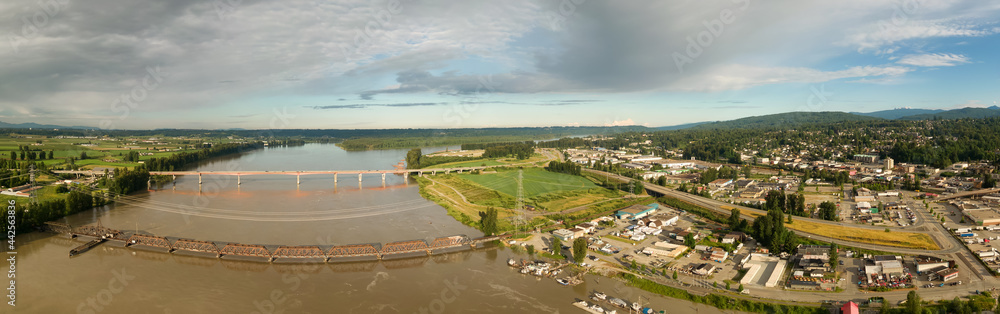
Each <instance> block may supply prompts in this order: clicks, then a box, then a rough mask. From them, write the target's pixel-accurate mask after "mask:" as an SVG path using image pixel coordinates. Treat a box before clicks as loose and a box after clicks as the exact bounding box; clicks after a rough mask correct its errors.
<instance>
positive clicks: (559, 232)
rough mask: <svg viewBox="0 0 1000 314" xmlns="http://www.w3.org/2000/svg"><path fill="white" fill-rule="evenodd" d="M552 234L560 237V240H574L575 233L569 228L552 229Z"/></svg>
mask: <svg viewBox="0 0 1000 314" xmlns="http://www.w3.org/2000/svg"><path fill="white" fill-rule="evenodd" d="M552 236H554V237H556V238H559V239H560V240H563V241H572V240H573V236H574V235H573V231H569V230H567V229H556V230H554V231H552Z"/></svg>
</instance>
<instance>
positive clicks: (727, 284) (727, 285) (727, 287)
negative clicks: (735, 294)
mask: <svg viewBox="0 0 1000 314" xmlns="http://www.w3.org/2000/svg"><path fill="white" fill-rule="evenodd" d="M726 290H731V289H730V288H729V282H728V281H726Z"/></svg>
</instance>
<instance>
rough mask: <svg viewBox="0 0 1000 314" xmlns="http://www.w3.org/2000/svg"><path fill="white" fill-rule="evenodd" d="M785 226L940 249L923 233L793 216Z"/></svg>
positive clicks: (853, 238) (846, 237) (877, 242)
mask: <svg viewBox="0 0 1000 314" xmlns="http://www.w3.org/2000/svg"><path fill="white" fill-rule="evenodd" d="M743 213H744V214H748V215H750V216H754V217H758V216H761V214H760V213H758V212H752V211H743ZM785 226H786V227H788V229H792V230H796V231H802V232H808V233H812V234H816V235H820V236H824V237H829V238H834V239H840V240H846V241H852V242H861V243H869V244H875V245H886V246H895V247H902V248H911V249H925V250H938V249H941V248H940V247H939V246H938V245H937V243H936V242H934V239H933V238H931V237H930V236H929V235H927V234H923V233H914V232H902V231H895V230H894V231H892V232H885V231H882V230H875V229H864V228H856V227H846V226H837V225H830V224H821V223H816V222H810V221H804V220H796V219H794V218H793V219H792V223H786V224H785Z"/></svg>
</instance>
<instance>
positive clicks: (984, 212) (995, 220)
mask: <svg viewBox="0 0 1000 314" xmlns="http://www.w3.org/2000/svg"><path fill="white" fill-rule="evenodd" d="M962 215H965V217H966V218H968V219H969V220H970V221H972V222H973V223H974V224H976V225H977V226H995V225H1000V213H997V211H996V210H995V209H992V208H976V209H966V210H963V211H962Z"/></svg>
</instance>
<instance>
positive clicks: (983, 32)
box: [845, 20, 1000, 54]
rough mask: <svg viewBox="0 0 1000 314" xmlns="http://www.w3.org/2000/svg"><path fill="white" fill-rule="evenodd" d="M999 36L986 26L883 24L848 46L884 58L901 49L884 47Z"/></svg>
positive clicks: (912, 22)
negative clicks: (933, 39) (960, 38)
mask: <svg viewBox="0 0 1000 314" xmlns="http://www.w3.org/2000/svg"><path fill="white" fill-rule="evenodd" d="M897 24H898V25H897ZM997 32H1000V28H996V27H993V28H989V27H986V26H985V25H976V24H963V23H956V22H951V21H945V20H937V21H917V20H909V21H907V22H905V23H893V22H891V21H888V20H881V21H876V22H874V23H871V24H868V25H867V27H864V28H862V29H858V30H855V31H854V32H853V33H851V34H848V36H847V38H846V39H845V43H846V44H848V45H850V46H855V47H857V49H858V52H865V51H875V52H876V53H877V54H882V53H892V52H895V51H896V50H898V47H894V48H888V49H882V47H883V46H887V45H893V44H896V43H898V42H902V41H907V40H912V39H926V38H944V37H982V36H987V35H992V34H996V33H997Z"/></svg>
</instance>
